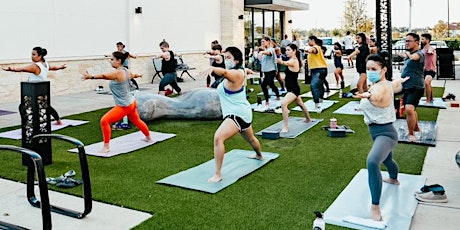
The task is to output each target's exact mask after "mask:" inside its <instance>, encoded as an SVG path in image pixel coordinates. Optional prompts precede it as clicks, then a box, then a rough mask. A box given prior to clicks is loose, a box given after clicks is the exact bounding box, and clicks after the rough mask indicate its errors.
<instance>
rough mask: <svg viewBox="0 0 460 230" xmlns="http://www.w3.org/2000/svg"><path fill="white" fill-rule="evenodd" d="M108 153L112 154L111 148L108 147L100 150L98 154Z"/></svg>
mask: <svg viewBox="0 0 460 230" xmlns="http://www.w3.org/2000/svg"><path fill="white" fill-rule="evenodd" d="M108 152H110V148H109V147H106V146H104V147H103V148H102V149H101V150H99V152H98V153H108Z"/></svg>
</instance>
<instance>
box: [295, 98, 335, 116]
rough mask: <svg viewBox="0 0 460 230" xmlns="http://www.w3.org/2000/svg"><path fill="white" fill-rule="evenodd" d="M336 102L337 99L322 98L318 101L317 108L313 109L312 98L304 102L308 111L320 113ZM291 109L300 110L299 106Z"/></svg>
mask: <svg viewBox="0 0 460 230" xmlns="http://www.w3.org/2000/svg"><path fill="white" fill-rule="evenodd" d="M337 102H338V101H330V100H323V102H321V103H319V109H315V102H314V101H313V99H310V100H308V101H306V102H305V103H304V104H305V105H306V106H307V109H308V111H309V112H316V113H321V112H323V111H324V110H326V109H328V108H329V107H331V106H333V105H334V104H335V103H337ZM291 110H293V111H302V109H301V108H300V106H296V107H294V108H292V109H291Z"/></svg>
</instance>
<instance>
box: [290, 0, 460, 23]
mask: <svg viewBox="0 0 460 230" xmlns="http://www.w3.org/2000/svg"><path fill="white" fill-rule="evenodd" d="M294 1H297V2H304V3H307V4H309V6H310V9H309V10H307V11H293V12H292V28H293V29H302V30H309V29H312V28H324V29H334V28H341V18H343V14H344V13H343V12H344V8H345V2H346V1H345V0H294ZM448 1H449V2H450V3H449V4H450V5H449V8H450V22H460V0H412V28H420V27H422V28H424V27H433V26H434V25H435V24H436V23H438V21H439V20H443V21H444V22H447V12H448V10H447V8H448V7H447V2H448ZM365 2H366V5H367V15H368V16H370V17H372V18H374V20H375V7H376V6H375V2H376V1H375V0H365ZM391 15H392V18H391V24H392V26H393V27H409V0H392V1H391Z"/></svg>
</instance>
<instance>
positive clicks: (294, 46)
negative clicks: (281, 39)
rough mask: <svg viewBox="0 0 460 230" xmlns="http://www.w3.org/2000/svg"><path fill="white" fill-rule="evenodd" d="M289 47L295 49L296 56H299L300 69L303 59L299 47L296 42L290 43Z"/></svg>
mask: <svg viewBox="0 0 460 230" xmlns="http://www.w3.org/2000/svg"><path fill="white" fill-rule="evenodd" d="M289 47H290V48H291V49H292V51H295V56H296V57H297V61H298V62H299V71H300V68H302V59H301V57H300V51H299V48H297V45H296V44H294V43H291V44H289Z"/></svg>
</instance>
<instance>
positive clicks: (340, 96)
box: [339, 89, 343, 98]
mask: <svg viewBox="0 0 460 230" xmlns="http://www.w3.org/2000/svg"><path fill="white" fill-rule="evenodd" d="M342 96H343V95H342V89H340V90H339V98H342Z"/></svg>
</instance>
